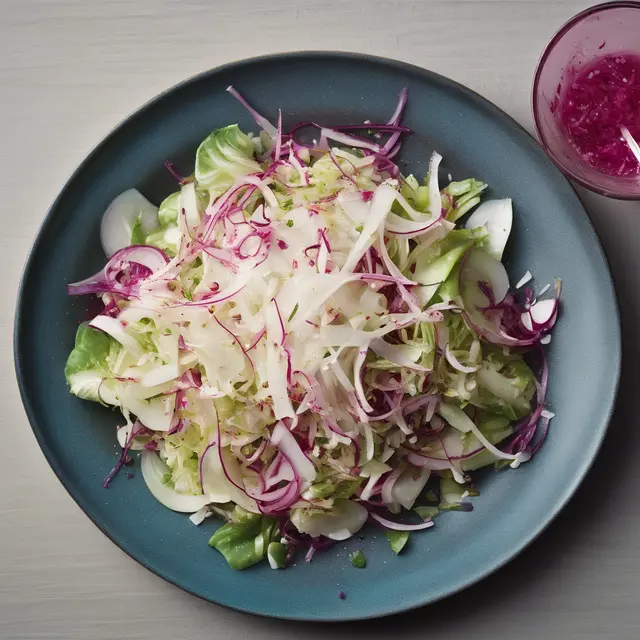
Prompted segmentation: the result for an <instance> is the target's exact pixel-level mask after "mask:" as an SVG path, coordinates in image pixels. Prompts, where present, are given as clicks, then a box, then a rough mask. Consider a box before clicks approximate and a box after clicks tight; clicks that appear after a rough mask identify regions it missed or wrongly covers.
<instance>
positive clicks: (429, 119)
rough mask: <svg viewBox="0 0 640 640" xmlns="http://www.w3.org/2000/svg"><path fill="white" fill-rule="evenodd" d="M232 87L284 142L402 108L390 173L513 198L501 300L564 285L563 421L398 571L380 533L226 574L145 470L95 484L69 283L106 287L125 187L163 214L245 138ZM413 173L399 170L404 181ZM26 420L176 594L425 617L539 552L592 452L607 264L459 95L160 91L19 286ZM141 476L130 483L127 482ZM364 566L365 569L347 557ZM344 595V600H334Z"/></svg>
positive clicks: (391, 74)
mask: <svg viewBox="0 0 640 640" xmlns="http://www.w3.org/2000/svg"><path fill="white" fill-rule="evenodd" d="M231 83H233V84H234V85H235V86H236V87H238V89H239V90H240V91H241V92H242V93H244V94H245V96H246V97H247V98H248V99H249V100H250V102H251V103H252V104H254V105H255V106H256V107H257V108H258V110H259V111H261V112H262V113H264V114H267V115H268V116H270V117H271V118H272V119H275V117H276V114H277V110H278V108H281V109H282V113H283V118H284V122H285V126H286V125H287V124H293V123H294V122H296V121H300V120H314V121H319V122H323V123H329V124H347V123H354V122H362V121H363V120H364V119H366V118H370V119H371V120H372V121H383V120H385V119H387V118H388V117H389V114H390V113H392V112H393V109H394V107H395V103H396V99H397V95H398V92H399V91H400V90H401V88H402V87H405V86H406V87H408V88H409V104H408V107H407V110H406V116H405V118H404V123H405V124H406V125H407V126H409V127H410V128H411V129H413V131H414V133H413V135H411V136H410V137H409V138H408V139H407V141H406V143H405V144H404V146H403V149H402V155H401V160H400V161H401V166H407V167H409V168H410V170H411V172H413V173H415V174H416V175H418V176H422V175H424V174H425V173H426V171H427V163H428V158H429V155H430V153H431V151H432V150H433V149H437V150H438V151H439V152H440V153H441V154H442V155H443V156H444V163H443V169H442V175H443V176H446V175H447V174H448V173H450V174H451V175H452V176H454V179H455V178H465V177H468V176H474V177H477V178H481V179H482V180H484V181H485V182H488V183H489V185H490V191H489V192H488V197H499V198H501V197H507V196H509V197H511V198H513V202H514V211H515V221H514V232H513V234H512V238H511V240H510V244H509V249H508V252H507V254H506V263H507V267H508V270H509V272H510V275H511V278H512V281H517V280H519V279H520V277H521V276H522V275H523V274H524V272H525V271H527V270H530V271H531V272H532V273H533V274H535V276H536V282H538V283H540V284H541V285H542V284H543V283H547V282H550V281H551V279H552V278H553V277H557V276H559V277H562V279H563V281H564V291H563V304H562V313H561V317H560V320H559V322H558V324H557V327H556V329H555V331H554V334H553V341H552V343H551V345H550V348H549V361H550V373H551V382H550V386H549V395H548V400H549V404H550V406H551V407H552V409H553V411H554V412H555V413H556V415H557V417H556V418H555V419H554V420H553V422H552V427H551V431H550V434H549V437H548V439H547V441H546V443H545V445H544V447H543V448H542V450H541V451H540V453H539V455H538V456H537V457H536V458H535V459H534V460H533V461H532V462H530V463H528V464H525V465H523V466H522V467H521V468H520V469H519V470H518V471H512V470H508V471H504V472H500V473H498V472H489V473H485V474H484V475H482V477H481V478H480V482H479V485H480V486H479V488H480V491H481V495H480V497H478V498H476V499H474V505H475V511H474V512H472V513H447V514H444V515H443V516H441V517H438V519H437V525H436V527H434V528H433V529H431V530H429V531H426V532H423V533H421V534H416V535H414V536H413V537H412V540H411V542H410V544H409V546H408V547H407V548H406V549H405V551H404V552H403V553H402V554H401V555H400V556H398V557H396V556H394V554H393V553H392V552H391V550H390V549H389V546H388V544H387V542H386V540H385V538H384V536H383V535H382V534H381V533H380V531H379V530H376V529H368V530H367V531H366V532H365V539H364V541H363V542H362V543H359V542H357V541H352V542H348V543H341V544H338V545H336V546H335V547H334V548H333V549H331V550H329V551H328V552H326V553H319V554H316V556H315V557H314V559H313V562H312V563H310V564H307V563H305V562H304V561H303V560H299V561H298V563H297V565H296V566H294V567H291V568H290V569H288V570H286V571H273V570H271V569H270V568H269V566H268V564H267V563H264V564H261V565H259V566H256V567H254V568H252V569H249V570H247V571H244V572H235V571H233V570H231V569H230V568H228V567H227V565H226V563H225V561H224V560H223V558H222V556H221V555H220V554H218V553H217V552H216V551H215V550H213V549H211V548H210V547H209V546H208V545H207V540H208V538H209V536H210V535H211V532H212V531H213V529H214V528H215V527H216V526H217V523H216V522H214V521H212V519H209V520H207V521H206V522H205V523H204V524H203V525H201V526H200V527H195V526H193V525H192V524H191V523H190V522H189V520H188V518H187V517H186V516H184V515H181V514H177V513H173V512H171V511H168V510H167V509H165V508H164V507H163V506H162V505H160V504H159V503H158V502H156V500H155V499H154V498H152V497H151V494H150V493H149V492H148V491H147V489H146V487H145V485H144V482H143V480H142V477H141V474H140V473H139V469H134V473H135V477H134V478H133V479H131V480H128V479H127V478H126V476H125V475H124V474H121V476H119V477H118V478H117V479H116V481H114V482H113V483H112V484H111V486H110V487H109V489H104V488H103V487H102V481H103V479H104V477H105V476H106V475H107V473H108V472H109V470H110V469H111V467H112V466H113V464H114V461H115V459H116V456H117V453H118V451H117V447H116V444H115V442H116V440H115V426H116V424H117V421H118V417H117V414H116V413H114V412H112V411H110V410H108V409H106V408H103V407H101V406H99V405H96V404H92V403H90V402H84V401H81V400H79V399H77V398H75V397H73V396H71V395H70V394H69V391H68V388H67V387H66V384H65V379H64V375H63V368H64V363H65V360H66V358H67V355H68V353H69V351H70V350H71V348H72V345H73V339H74V334H75V330H76V327H77V324H78V322H79V321H81V320H83V319H86V318H87V317H88V312H87V308H86V307H87V299H86V298H83V299H78V298H75V299H74V298H69V297H67V295H66V293H65V285H66V284H67V283H68V282H74V281H76V280H80V279H82V278H84V277H86V276H88V275H89V274H91V273H94V272H95V271H97V270H98V269H99V268H101V267H102V265H103V263H104V261H105V258H104V255H103V253H102V250H101V248H100V241H99V224H100V218H101V216H102V213H103V211H104V210H105V208H106V206H107V205H108V203H109V202H110V201H111V199H112V198H113V197H114V196H116V195H117V194H119V193H120V192H121V191H123V190H125V189H127V188H129V187H137V188H138V189H139V190H140V191H142V193H144V194H145V195H146V196H147V197H148V198H149V199H150V200H151V201H152V202H155V203H159V202H160V201H161V200H162V199H163V198H164V197H165V196H166V195H168V194H169V193H170V192H172V191H174V190H175V182H174V181H173V179H172V178H171V176H170V175H169V174H168V173H167V172H166V170H165V169H164V167H163V161H164V160H165V159H171V160H173V161H174V162H175V163H176V164H177V165H178V168H179V169H181V170H182V172H183V173H185V174H189V173H190V172H191V171H192V167H193V157H194V154H195V150H196V147H197V145H198V144H199V142H200V141H201V140H203V139H204V138H205V136H206V135H207V134H208V133H209V132H210V131H211V130H213V129H215V128H217V127H220V126H223V125H227V124H229V123H233V122H238V123H239V124H240V125H241V127H243V128H244V129H245V130H254V131H255V125H254V123H253V121H252V120H251V119H250V117H249V116H248V114H247V113H246V112H245V111H244V109H243V108H242V107H241V106H240V105H239V104H238V103H237V102H236V101H235V100H234V99H233V98H232V97H231V96H230V95H229V94H228V93H226V91H225V89H226V87H227V86H228V85H229V84H231ZM405 163H406V164H405ZM15 356H16V368H17V373H18V380H19V383H20V388H21V392H22V397H23V400H24V404H25V407H26V410H27V414H28V416H29V420H30V422H31V425H32V426H33V430H34V432H35V434H36V437H37V439H38V442H39V443H40V446H41V447H42V450H43V451H44V454H45V456H46V457H47V459H48V461H49V463H50V464H51V466H52V467H53V470H54V471H55V473H56V474H57V476H58V478H59V479H60V481H61V482H62V483H63V484H64V486H65V487H66V488H67V490H68V491H69V493H70V494H71V496H72V497H73V498H74V499H75V500H76V502H77V503H78V504H79V505H80V507H81V508H82V509H83V510H84V511H85V513H86V514H87V515H88V516H89V517H90V518H91V519H92V520H93V521H94V522H95V523H96V525H97V526H98V527H100V529H102V531H104V533H105V534H106V535H108V536H109V537H110V538H111V539H112V540H113V541H114V542H115V543H116V544H117V545H118V546H120V547H121V548H122V549H123V550H124V551H126V552H127V553H128V554H129V555H131V556H132V557H133V558H135V559H136V560H137V561H138V562H140V563H141V564H143V565H144V566H145V567H147V568H148V569H150V570H151V571H153V572H155V573H157V574H158V575H160V576H162V577H163V578H165V579H166V580H168V581H170V582H172V583H174V584H175V585H177V586H179V587H181V588H183V589H185V590H187V591H189V592H191V593H193V594H196V595H198V596H200V597H202V598H205V599H207V600H210V601H212V602H216V603H218V604H221V605H224V606H227V607H232V608H234V609H238V610H241V611H247V612H251V613H256V614H261V615H267V616H274V617H281V618H296V619H307V620H346V619H357V618H367V617H375V616H382V615H386V614H390V613H396V612H399V611H402V610H405V609H409V608H412V607H417V606H419V605H423V604H426V603H429V602H433V601H434V600H437V599H439V598H442V597H444V596H446V595H448V594H451V593H453V592H455V591H458V590H459V589H462V588H464V587H466V586H468V585H470V584H471V583H473V582H476V581H477V580H480V579H481V578H482V577H484V576H486V575H487V574H489V573H490V572H492V571H494V570H495V569H496V568H498V567H500V566H501V565H502V564H504V563H505V562H506V561H507V560H509V559H510V558H512V557H513V556H514V555H515V554H517V553H518V552H519V551H520V550H521V549H522V548H523V547H524V546H525V545H526V544H528V543H529V542H530V541H531V540H532V539H533V538H535V537H536V536H537V535H538V534H539V533H540V532H541V531H542V529H543V528H544V527H545V526H546V525H547V524H548V523H549V522H550V521H551V519H552V518H553V517H554V516H555V515H556V514H557V513H558V511H559V510H560V509H561V508H562V506H563V505H564V504H565V503H566V502H567V500H568V499H569V498H570V496H571V495H572V494H573V492H574V491H575V489H576V487H577V486H578V483H579V482H580V480H581V479H582V477H583V476H584V474H585V472H586V471H587V469H588V467H589V465H590V464H591V462H592V461H593V459H594V456H595V455H596V452H597V450H598V447H599V446H600V443H601V441H602V438H603V436H604V433H605V430H606V427H607V422H608V420H609V416H610V414H611V409H612V405H613V402H614V397H615V393H616V388H617V383H618V376H619V366H620V332H619V321H618V312H617V306H616V300H615V295H614V289H613V285H612V282H611V276H610V273H609V269H608V267H607V263H606V260H605V257H604V255H603V252H602V248H601V246H600V243H599V241H598V238H597V237H596V234H595V232H594V230H593V227H592V226H591V224H590V222H589V219H588V217H587V215H586V214H585V211H584V209H583V208H582V205H581V204H580V202H579V200H578V198H577V197H576V195H575V193H574V191H573V189H572V188H571V186H570V185H569V183H568V182H567V181H566V180H565V179H564V178H563V177H562V175H561V174H560V172H559V171H558V170H557V169H556V168H555V167H554V166H553V164H552V163H551V161H550V160H549V159H548V158H547V157H546V156H545V154H544V153H543V152H542V151H541V149H540V147H539V146H538V145H537V144H536V142H535V141H534V140H533V139H532V138H531V137H530V136H529V135H528V134H527V133H526V132H525V131H524V130H523V129H522V128H521V127H520V126H518V125H517V124H516V123H515V122H514V121H513V120H511V118H509V117H508V116H507V115H506V114H504V113H503V112H502V111H500V110H499V109H498V108H496V107H495V106H494V105H492V104H490V103H489V102H487V101H486V100H485V99H483V98H482V97H480V96H479V95H477V94H475V93H473V92H472V91H470V90H469V89H466V88H465V87H462V86H461V85H459V84H456V83H455V82H452V81H451V80H448V79H446V78H443V77H441V76H438V75H436V74H434V73H431V72H429V71H425V70H424V69H420V68H417V67H414V66H410V65H407V64H403V63H400V62H394V61H391V60H385V59H381V58H373V57H368V56H361V55H351V54H343V53H292V54H284V55H277V56H269V57H263V58H256V59H253V60H247V61H243V62H238V63H234V64H230V65H227V66H224V67H220V68H217V69H213V70H212V71H208V72H206V73H204V74H202V75H199V76H197V77H195V78H192V79H190V80H187V81H186V82H184V83H182V84H180V85H178V86H176V87H174V88H173V89H170V90H169V91H167V92H165V93H164V94H162V95H161V96H159V97H158V98H156V99H154V100H152V101H151V102H150V103H149V104H147V105H145V106H144V107H142V108H141V109H140V110H139V111H137V112H136V113H134V114H133V115H132V116H131V117H129V118H128V119H127V120H126V121H125V122H124V123H122V124H121V125H120V126H119V127H118V128H117V129H115V131H113V132H112V133H111V134H110V135H109V136H108V137H107V138H106V139H105V140H104V141H103V142H101V143H100V144H99V145H98V147H97V148H96V149H95V150H94V151H93V152H92V153H91V154H90V155H89V156H88V157H87V159H86V160H85V161H84V162H83V163H82V164H81V165H80V167H79V168H78V169H77V171H76V172H75V173H74V174H73V176H72V177H71V179H70V180H69V181H68V182H67V184H66V186H65V187H64V189H63V190H62V192H61V194H60V195H59V196H58V198H57V199H56V201H55V202H54V204H53V206H52V207H51V210H50V211H49V213H48V214H47V216H46V218H45V221H44V224H43V226H42V228H41V229H40V232H39V234H38V237H37V239H36V242H35V245H34V247H33V250H32V252H31V255H30V257H29V261H28V263H27V266H26V270H25V272H24V277H23V281H22V287H21V290H20V297H19V302H18V310H17V315H16V324H15ZM137 465H138V463H136V467H137ZM356 545H357V546H360V547H362V548H363V550H364V552H365V554H366V556H367V559H368V564H367V567H366V569H364V570H357V569H355V568H354V567H352V566H351V563H350V562H349V560H348V553H349V552H350V550H352V549H353V548H354V547H355V546H356ZM339 591H344V592H345V594H346V599H345V600H340V599H339V598H338V592H339Z"/></svg>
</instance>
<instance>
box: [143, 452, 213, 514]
mask: <svg viewBox="0 0 640 640" xmlns="http://www.w3.org/2000/svg"><path fill="white" fill-rule="evenodd" d="M140 469H141V471H142V477H143V478H144V481H145V482H146V484H147V487H149V491H151V493H152V495H153V496H154V498H156V500H158V501H159V502H161V503H162V504H163V505H164V506H165V507H167V508H169V509H171V510H172V511H179V512H181V513H195V512H196V511H198V510H200V509H202V507H204V506H205V505H206V504H208V503H209V502H211V500H210V499H209V496H195V495H192V494H191V495H189V494H185V493H178V492H177V491H174V490H173V489H170V488H169V487H168V486H167V485H165V484H163V483H162V480H163V478H164V476H165V474H167V473H169V467H167V465H166V464H165V463H164V462H162V460H161V459H160V456H158V454H157V453H155V452H153V451H146V450H145V451H143V452H142V456H141V462H140Z"/></svg>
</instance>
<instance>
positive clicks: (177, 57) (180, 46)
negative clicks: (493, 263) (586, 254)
mask: <svg viewBox="0 0 640 640" xmlns="http://www.w3.org/2000/svg"><path fill="white" fill-rule="evenodd" d="M585 6H586V4H585V3H584V2H582V1H581V0H575V1H564V2H561V1H559V0H544V1H542V0H537V1H534V0H531V1H528V0H511V1H506V0H477V1H471V0H469V1H453V0H448V1H444V0H443V1H439V2H438V1H434V2H427V1H424V2H420V1H417V0H416V1H403V0H340V1H337V0H313V1H308V2H305V1H304V0H271V1H262V2H258V1H253V0H233V1H230V2H229V1H227V2H220V1H219V0H202V1H199V0H184V1H178V0H175V1H169V0H167V1H164V2H160V1H153V0H102V1H100V2H97V1H92V0H0V96H1V97H0V192H1V194H2V197H1V198H0V216H1V221H0V260H1V261H2V264H1V268H0V273H1V274H2V280H1V281H2V283H3V287H2V291H3V295H4V300H5V302H4V303H3V304H2V305H1V310H0V314H1V315H0V322H1V326H2V332H1V333H0V340H1V346H2V356H3V357H2V360H1V365H0V366H1V367H2V368H1V370H0V373H1V380H2V387H1V390H2V403H1V405H0V406H1V407H2V414H3V415H2V430H1V438H0V638H2V639H6V640H9V639H11V640H13V639H18V638H33V639H36V638H41V639H44V640H55V639H60V640H77V639H80V638H82V639H88V640H102V639H104V640H107V639H109V640H134V639H137V638H144V639H153V640H169V639H171V640H181V639H189V640H196V639H197V638H225V639H229V640H234V639H240V638H245V637H250V638H253V639H255V640H266V639H268V638H274V639H278V640H280V639H281V638H287V637H290V638H300V639H303V640H313V639H316V638H324V637H328V636H331V637H332V638H335V639H336V640H339V639H342V638H344V639H345V640H347V639H348V640H354V639H357V638H367V640H373V639H378V638H380V639H381V638H387V637H393V636H395V635H396V634H398V635H399V636H400V634H401V637H403V638H405V639H407V640H409V639H410V638H416V639H417V638H439V639H440V638H451V639H458V638H463V637H468V638H474V639H480V638H487V639H491V640H498V639H511V638H514V639H515V638H518V639H528V638H541V639H542V638H545V639H547V638H548V639H556V638H567V639H569V638H609V639H613V638H616V639H618V638H620V639H633V638H639V637H640V536H639V534H640V500H639V499H638V489H639V488H640V419H639V418H638V416H639V413H640V409H639V406H640V403H639V402H638V400H639V399H640V394H639V393H638V390H637V387H638V380H640V354H639V349H638V346H639V345H638V327H639V326H640V286H639V281H638V275H637V274H640V249H639V246H638V245H639V243H640V231H639V228H640V210H639V209H640V205H637V204H633V203H626V204H625V203H616V202H613V201H606V200H604V199H603V198H599V197H596V196H593V195H591V194H585V193H584V192H582V191H581V192H580V195H581V196H582V197H583V198H584V201H585V204H586V205H587V207H588V209H589V212H590V215H591V217H592V219H593V221H594V223H595V225H596V227H597V229H598V231H599V233H600V236H601V238H602V240H603V242H604V244H605V247H606V250H607V253H608V255H609V258H610V260H611V263H612V268H613V271H614V275H615V279H616V284H617V288H618V293H619V296H620V304H621V311H622V317H623V323H624V349H625V356H624V373H623V383H622V390H621V393H620V397H619V402H618V408H617V411H616V413H615V416H614V419H613V422H612V425H611V429H610V432H609V435H608V437H607V440H606V443H605V446H604V449H603V451H602V453H601V455H600V457H599V459H598V461H597V463H596V465H595V467H594V469H593V470H592V472H591V473H590V474H589V476H588V478H587V480H586V482H585V483H584V485H583V486H582V488H581V489H580V490H579V492H578V494H577V496H576V498H575V499H574V500H573V501H572V502H571V504H570V505H569V506H568V508H567V509H566V510H565V511H564V512H563V514H562V515H561V516H560V517H559V518H558V520H557V521H556V522H555V523H554V524H553V525H552V526H551V527H550V529H549V530H548V531H547V532H546V533H544V534H543V535H542V536H541V537H540V538H539V540H538V541H537V542H535V543H534V544H533V545H532V546H531V547H530V548H529V549H527V550H526V551H525V552H524V553H523V554H522V555H521V556H520V557H519V558H517V559H516V560H514V561H513V562H511V563H510V564H509V565H508V566H507V567H506V568H504V569H502V570H500V571H499V572H498V573H497V574H495V575H493V576H492V577H490V578H489V579H487V580H485V581H484V582H482V583H481V584H479V585H477V586H475V587H473V588H471V589H470V590H468V591H466V592H464V593H462V594H460V595H458V596H455V597H453V598H450V599H449V600H446V601H444V602H442V603H440V604H437V605H435V606H432V607H429V608H425V609H422V610H419V611H416V612H413V613H410V614H408V615H403V616H400V617H396V618H391V619H386V620H382V621H374V622H365V623H358V624H351V625H332V626H324V625H319V624H315V625H307V624H301V623H295V624H291V623H283V622H277V621H273V620H262V619H259V618H255V617H251V616H246V615H241V614H238V613H234V612H232V611H227V610H225V609H222V608H220V607H217V606H214V605H210V604H208V603H206V602H203V601H201V600H198V599H197V598H195V597H192V596H190V595H187V594H186V593H183V592H182V591H180V590H179V589H177V588H175V587H173V586H171V585H169V584H167V583H165V582H163V581H162V580H161V579H160V578H157V577H156V576H154V575H153V574H151V573H149V572H148V571H147V570H146V569H143V568H142V567H140V566H139V565H137V564H136V563H135V562H134V561H133V560H131V559H130V558H129V557H127V556H126V555H125V554H124V553H122V551H120V550H119V549H118V548H117V547H116V546H115V545H113V544H112V543H111V542H110V541H109V540H108V539H107V538H106V537H104V536H103V535H102V533H100V531H98V529H97V528H96V527H94V525H93V524H92V523H91V522H90V521H89V519H88V518H87V517H86V516H85V515H84V514H83V513H82V512H81V511H80V510H79V509H78V507H77V506H76V505H75V503H74V502H73V501H72V500H71V498H70V497H69V496H68V495H67V494H66V492H65V491H64V489H63V488H62V486H61V485H60V484H59V483H58V481H57V480H56V478H55V477H54V475H53V473H52V472H51V470H50V469H49V467H48V465H47V463H46V461H45V459H44V457H43V456H42V454H41V453H40V450H39V448H38V446H37V444H36V441H35V439H34V437H33V435H32V433H31V429H30V428H29V425H28V424H27V420H26V417H25V414H24V411H23V409H22V406H21V403H20V399H19V397H18V391H17V387H16V383H15V379H14V373H13V366H12V355H11V327H12V319H13V309H14V302H15V293H16V288H17V283H18V279H19V276H20V272H21V270H22V266H23V263H24V259H25V257H26V254H27V251H28V249H29V246H30V244H31V242H32V239H33V237H34V234H35V232H36V230H37V228H38V226H39V225H40V222H41V220H42V217H43V215H44V213H45V211H46V210H47V207H48V206H49V203H50V202H51V201H52V199H53V198H54V196H55V195H56V193H57V191H58V189H59V188H60V187H61V185H62V184H63V182H64V181H65V179H66V178H67V176H68V175H69V174H70V173H71V171H72V170H73V169H74V168H75V167H76V165H77V164H78V163H79V162H80V161H81V160H82V159H83V157H84V156H85V154H86V153H87V152H88V151H89V150H90V149H91V147H92V146H93V145H95V144H96V143H97V142H98V141H99V140H100V139H101V138H102V137H103V136H104V135H105V134H106V133H107V131H109V130H110V129H111V128H112V127H113V126H114V125H115V124H116V123H118V122H119V121H120V120H121V119H122V118H123V117H124V116H126V115H127V114H128V113H129V112H131V111H132V110H133V109H135V108H136V107H138V106H139V105H140V104H141V103H143V102H145V101H146V100H148V99H149V98H151V97H152V96H154V95H155V94H156V93H158V92H160V91H162V90H163V89H165V88H167V87H168V86H170V85H172V84H174V83H176V82H178V81H179V80H181V79H183V78H185V77H187V76H190V75H192V74H195V73H197V72H199V71H201V70H203V69H206V68H208V67H213V66H216V65H218V64H221V63H224V62H228V61H231V60H235V59H238V58H244V57H249V56H253V55H257V54H263V53H269V52H275V51H282V50H296V49H305V48H307V49H308V48H314V49H346V50H352V51H361V52H366V53H372V54H377V55H382V56H388V57H394V58H399V59H402V60H406V61H409V62H412V63H414V64H418V65H422V66H425V67H428V68H430V69H433V70H435V71H437V72H439V73H442V74H444V75H447V76H450V77H451V78H454V79H455V80H458V81H459V82H462V83H464V84H466V85H468V86H470V87H471V88H473V89H475V90H476V91H479V92H480V93H482V94H483V95H485V96H486V97H487V98H489V99H490V100H492V101H494V102H495V103H496V104H498V105H499V106H501V107H502V108H503V109H505V110H506V111H507V112H509V113H510V114H511V115H513V116H514V117H515V118H516V119H517V120H519V121H520V122H521V123H523V124H524V126H525V127H527V128H529V129H531V115H530V107H529V92H530V84H531V78H532V74H533V70H534V67H535V64H536V61H537V58H538V55H539V54H540V52H541V51H542V48H543V47H544V46H545V44H546V43H547V41H548V40H549V38H550V36H551V35H552V33H553V32H554V30H555V29H556V28H557V27H559V26H560V25H561V24H562V23H563V22H564V21H565V20H566V19H567V18H569V17H570V16H571V15H572V14H574V13H576V12H577V11H579V10H581V9H582V8H584V7H585ZM639 35H640V34H639ZM43 312H44V313H46V310H43ZM585 348H589V345H585ZM567 428H570V425H567Z"/></svg>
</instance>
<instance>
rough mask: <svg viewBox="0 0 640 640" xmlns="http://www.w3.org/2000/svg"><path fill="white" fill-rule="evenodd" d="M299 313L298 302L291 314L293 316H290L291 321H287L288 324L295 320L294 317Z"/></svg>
mask: <svg viewBox="0 0 640 640" xmlns="http://www.w3.org/2000/svg"><path fill="white" fill-rule="evenodd" d="M297 311H298V303H297V302H296V306H295V307H293V311H292V312H291V315H290V316H289V319H288V320H287V322H291V320H293V316H295V315H296V312H297Z"/></svg>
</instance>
